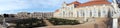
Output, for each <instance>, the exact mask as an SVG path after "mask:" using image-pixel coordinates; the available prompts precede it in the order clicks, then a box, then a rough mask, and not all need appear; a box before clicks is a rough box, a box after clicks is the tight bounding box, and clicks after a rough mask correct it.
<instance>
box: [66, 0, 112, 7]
mask: <svg viewBox="0 0 120 28" xmlns="http://www.w3.org/2000/svg"><path fill="white" fill-rule="evenodd" d="M71 4H74V5H75V7H83V6H91V5H98V4H110V2H108V1H107V0H91V1H89V2H86V3H82V4H81V3H79V2H78V1H75V2H72V3H70V4H67V5H71Z"/></svg>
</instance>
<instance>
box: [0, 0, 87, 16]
mask: <svg viewBox="0 0 120 28" xmlns="http://www.w3.org/2000/svg"><path fill="white" fill-rule="evenodd" d="M73 1H75V0H0V14H3V13H17V12H21V11H27V12H35V11H38V12H42V11H43V12H45V11H48V12H49V11H52V12H53V11H54V10H56V9H58V8H60V7H61V5H62V3H63V2H67V3H71V2H73ZM78 1H79V2H81V3H84V2H88V1H89V0H78Z"/></svg>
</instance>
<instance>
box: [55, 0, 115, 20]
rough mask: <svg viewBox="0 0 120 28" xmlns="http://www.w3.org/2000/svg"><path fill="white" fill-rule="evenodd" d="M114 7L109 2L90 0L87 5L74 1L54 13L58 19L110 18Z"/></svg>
mask: <svg viewBox="0 0 120 28" xmlns="http://www.w3.org/2000/svg"><path fill="white" fill-rule="evenodd" d="M113 10H114V8H113V5H112V4H111V3H110V2H109V1H108V0H90V1H89V2H86V3H80V2H78V1H74V2H72V3H69V4H67V3H66V2H64V3H63V4H62V7H61V8H59V9H57V10H56V11H55V12H54V17H56V18H66V19H85V20H86V19H89V18H109V17H110V16H111V14H112V12H113Z"/></svg>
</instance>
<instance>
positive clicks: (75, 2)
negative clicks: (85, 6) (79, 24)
mask: <svg viewBox="0 0 120 28" xmlns="http://www.w3.org/2000/svg"><path fill="white" fill-rule="evenodd" d="M71 4H74V5H79V4H81V3H80V2H78V1H74V2H72V3H70V4H67V5H68V6H69V5H71Z"/></svg>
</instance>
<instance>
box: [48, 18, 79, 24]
mask: <svg viewBox="0 0 120 28" xmlns="http://www.w3.org/2000/svg"><path fill="white" fill-rule="evenodd" d="M48 20H49V21H50V22H51V23H52V24H53V25H76V24H80V23H79V22H78V21H77V20H68V19H61V18H50V19H48Z"/></svg>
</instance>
